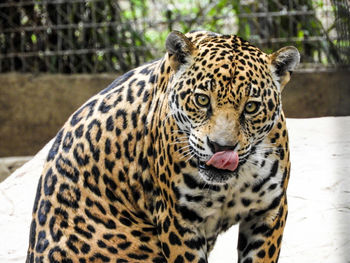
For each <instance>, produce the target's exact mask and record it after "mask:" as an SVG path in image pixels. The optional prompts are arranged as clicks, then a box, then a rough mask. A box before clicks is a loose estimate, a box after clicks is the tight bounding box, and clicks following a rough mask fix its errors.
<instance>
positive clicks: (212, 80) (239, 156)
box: [169, 36, 289, 183]
mask: <svg viewBox="0 0 350 263" xmlns="http://www.w3.org/2000/svg"><path fill="white" fill-rule="evenodd" d="M195 48H196V50H195V51H194V52H193V53H192V56H191V58H190V59H188V60H187V61H186V62H185V63H184V65H183V67H182V68H179V69H178V70H177V72H176V73H175V75H174V76H173V78H172V81H171V82H170V84H169V85H170V86H169V90H170V92H169V105H170V109H171V112H172V115H173V117H174V119H175V121H176V123H177V125H178V127H179V129H180V130H181V131H183V132H184V133H185V134H186V135H187V138H186V140H187V143H188V147H187V148H188V149H187V152H185V154H187V155H188V158H194V159H196V160H197V162H198V169H199V174H200V176H201V177H202V178H203V179H204V180H205V181H207V182H211V183H226V182H227V181H228V180H229V179H230V178H232V177H234V176H235V175H236V174H237V173H238V172H239V169H240V168H241V167H242V166H243V165H245V164H246V161H247V159H248V158H249V157H250V156H251V155H252V154H256V153H257V151H256V145H258V144H259V143H260V142H261V141H262V140H263V139H264V138H265V137H266V136H267V134H268V133H269V132H270V131H271V129H272V128H273V126H274V124H275V122H276V120H277V119H278V117H279V115H280V112H281V103H280V96H281V94H280V93H281V92H280V90H281V84H280V83H281V82H280V80H279V79H277V78H276V74H275V73H274V72H273V66H272V64H271V58H270V57H269V56H268V55H266V54H264V53H263V52H261V51H260V50H259V49H257V48H255V47H252V46H250V45H249V44H248V43H247V42H242V41H241V40H240V39H239V38H237V37H234V36H211V37H209V38H207V39H205V40H202V41H201V42H200V43H198V44H197V46H196V47H195ZM288 74H289V73H288Z"/></svg>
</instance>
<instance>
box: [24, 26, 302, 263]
mask: <svg viewBox="0 0 350 263" xmlns="http://www.w3.org/2000/svg"><path fill="white" fill-rule="evenodd" d="M165 47H166V53H165V55H164V57H163V58H161V59H159V60H156V61H153V62H151V63H148V64H145V65H142V66H140V67H138V68H136V69H134V70H131V71H129V72H127V73H125V74H124V75H122V76H120V77H118V78H117V79H116V80H115V81H114V82H113V83H111V84H110V85H109V86H108V87H107V88H105V89H104V90H102V91H101V92H99V93H98V94H97V95H95V96H93V97H92V98H91V99H89V100H88V101H87V102H86V103H85V104H84V105H83V106H81V107H80V108H79V109H78V110H77V111H76V112H75V113H73V114H72V115H71V117H70V118H69V119H68V121H67V122H66V123H65V124H64V126H63V127H62V128H61V129H60V130H59V132H58V133H57V135H56V137H55V140H54V142H53V144H52V147H51V149H50V151H49V153H48V156H47V159H46V161H45V164H44V167H43V171H42V173H41V176H40V179H39V183H38V188H37V193H36V197H35V201H34V207H33V216H32V222H31V225H30V234H29V247H28V252H27V260H26V262H28V263H30V262H65V263H73V262H80V263H84V262H116V263H122V262H150V263H151V262H152V263H161V262H171V263H183V262H196V263H206V262H208V255H209V253H210V251H211V250H212V249H213V247H214V244H215V241H216V239H217V237H218V235H219V234H220V233H222V232H223V231H226V230H227V229H229V228H230V227H231V226H232V225H235V224H239V236H238V244H237V251H238V261H239V262H241V263H252V262H255V263H256V262H265V263H267V262H268V263H272V262H274V263H276V262H277V261H278V257H279V253H280V248H281V241H282V235H283V229H284V227H285V224H286V217H287V212H288V208H287V196H286V191H287V185H288V179H289V174H290V153H289V142H288V134H287V128H286V119H285V116H284V113H283V111H282V102H281V92H282V90H283V88H284V87H285V85H286V84H287V83H288V81H289V80H290V76H291V74H292V72H293V70H294V69H295V67H296V66H297V65H298V63H299V60H300V55H299V52H298V50H297V49H296V48H295V47H291V46H288V47H284V48H281V49H280V50H278V51H276V52H274V53H272V54H266V53H264V52H262V51H261V50H260V49H258V48H257V47H255V46H253V45H251V44H250V43H248V42H247V41H245V40H243V39H242V38H240V37H238V36H235V35H222V34H217V33H212V32H207V31H193V32H189V33H187V34H182V33H180V32H178V31H173V32H171V33H170V34H169V35H168V37H167V39H166V44H165Z"/></svg>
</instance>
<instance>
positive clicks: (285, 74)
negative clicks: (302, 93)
mask: <svg viewBox="0 0 350 263" xmlns="http://www.w3.org/2000/svg"><path fill="white" fill-rule="evenodd" d="M270 59H271V71H272V74H273V76H274V78H275V79H276V80H277V81H278V82H279V83H280V90H281V91H282V90H283V88H284V86H285V85H286V84H287V83H288V81H289V80H290V76H291V74H292V72H293V70H294V69H295V68H296V67H297V66H298V64H299V61H300V54H299V51H298V50H297V49H296V48H295V47H292V46H288V47H284V48H281V49H280V50H278V51H276V52H275V53H273V54H271V55H270Z"/></svg>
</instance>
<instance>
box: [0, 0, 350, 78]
mask: <svg viewBox="0 0 350 263" xmlns="http://www.w3.org/2000/svg"><path fill="white" fill-rule="evenodd" d="M237 2H238V4H237ZM197 28H202V29H208V30H213V31H217V32H221V33H235V34H238V35H241V36H243V37H245V38H247V39H248V40H250V41H251V42H252V43H254V44H256V45H257V46H259V47H261V48H262V49H263V50H265V51H267V52H272V51H273V50H276V49H278V48H280V47H282V46H284V45H289V44H292V45H295V46H297V47H298V49H299V50H300V51H301V53H302V62H303V65H304V67H316V66H320V65H322V66H334V65H349V64H350V59H349V57H350V48H349V46H350V45H349V41H350V37H349V32H350V11H349V3H348V0H332V1H329V0H324V1H322V0H321V1H316V0H282V1H277V0H263V1H257V0H243V1H228V0H205V1H186V0H179V1H176V2H175V1H164V0H159V1H151V0H150V1H145V0H130V1H125V0H121V1H115V0H17V1H13V0H4V1H2V2H0V72H2V73H3V72H12V71H17V72H34V73H37V72H50V73H99V72H116V71H117V72H123V71H126V70H128V69H129V68H133V67H135V66H137V65H139V64H142V63H144V62H146V61H149V60H151V59H153V58H156V57H159V56H161V55H162V54H163V52H164V47H163V45H164V41H165V38H166V35H167V34H168V32H169V31H170V30H173V29H177V30H181V31H188V30H191V29H197Z"/></svg>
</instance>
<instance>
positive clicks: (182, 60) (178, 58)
mask: <svg viewBox="0 0 350 263" xmlns="http://www.w3.org/2000/svg"><path fill="white" fill-rule="evenodd" d="M165 47H166V50H167V52H168V56H169V61H170V66H171V68H172V69H173V70H175V71H177V70H179V68H180V67H181V66H182V65H185V64H186V63H188V62H189V61H190V59H191V58H192V55H193V53H194V50H195V47H194V45H193V44H192V42H191V41H190V40H189V39H188V38H187V37H186V36H185V35H184V34H182V33H181V32H179V31H172V32H171V33H170V34H169V35H168V37H167V39H166V42H165Z"/></svg>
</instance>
